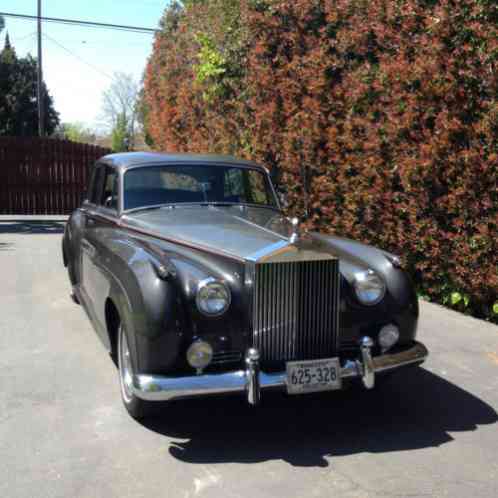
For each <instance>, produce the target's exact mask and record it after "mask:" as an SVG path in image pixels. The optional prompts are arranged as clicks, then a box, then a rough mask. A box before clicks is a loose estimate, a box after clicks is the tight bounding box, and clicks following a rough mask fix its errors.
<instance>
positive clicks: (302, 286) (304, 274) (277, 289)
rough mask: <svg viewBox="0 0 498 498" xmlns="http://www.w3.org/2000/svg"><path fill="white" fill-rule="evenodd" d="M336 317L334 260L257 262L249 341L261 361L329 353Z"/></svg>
mask: <svg viewBox="0 0 498 498" xmlns="http://www.w3.org/2000/svg"><path fill="white" fill-rule="evenodd" d="M338 317H339V262H338V260H337V259H327V260H317V261H293V262H273V263H261V264H256V267H255V281H254V302H253V344H254V346H255V347H256V348H258V349H259V351H260V354H261V359H262V361H263V362H264V361H288V360H304V359H316V358H327V357H330V356H331V355H333V354H334V353H335V352H336V351H337V350H338V331H339V324H338Z"/></svg>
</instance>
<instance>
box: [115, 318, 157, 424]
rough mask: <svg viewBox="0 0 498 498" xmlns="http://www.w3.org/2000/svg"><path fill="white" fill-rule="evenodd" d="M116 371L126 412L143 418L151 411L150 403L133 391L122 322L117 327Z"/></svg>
mask: <svg viewBox="0 0 498 498" xmlns="http://www.w3.org/2000/svg"><path fill="white" fill-rule="evenodd" d="M118 372H119V384H120V388H121V399H122V400H123V404H124V406H125V408H126V410H127V411H128V413H129V414H130V415H131V416H132V417H133V418H134V419H136V420H140V419H143V418H145V417H147V416H148V415H150V413H151V412H152V410H151V408H152V406H151V403H150V402H147V401H145V400H143V399H140V398H138V397H137V396H135V394H134V393H133V389H132V385H133V375H134V371H133V365H132V362H131V355H130V349H129V347H128V339H127V337H126V332H125V329H124V327H123V325H122V324H120V325H119V329H118Z"/></svg>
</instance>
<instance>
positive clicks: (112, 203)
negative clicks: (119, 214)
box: [104, 195, 116, 209]
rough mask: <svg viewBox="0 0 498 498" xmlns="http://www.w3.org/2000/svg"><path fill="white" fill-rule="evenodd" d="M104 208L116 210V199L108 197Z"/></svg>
mask: <svg viewBox="0 0 498 498" xmlns="http://www.w3.org/2000/svg"><path fill="white" fill-rule="evenodd" d="M104 206H105V207H107V208H111V209H113V208H115V207H116V199H115V197H114V196H112V195H110V196H109V197H106V199H105V201H104Z"/></svg>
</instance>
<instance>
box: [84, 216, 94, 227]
mask: <svg viewBox="0 0 498 498" xmlns="http://www.w3.org/2000/svg"><path fill="white" fill-rule="evenodd" d="M86 225H87V226H89V227H93V226H94V225H95V220H94V219H93V218H87V219H86Z"/></svg>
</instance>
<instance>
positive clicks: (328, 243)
mask: <svg viewBox="0 0 498 498" xmlns="http://www.w3.org/2000/svg"><path fill="white" fill-rule="evenodd" d="M123 225H124V226H125V227H126V226H127V227H129V228H131V229H134V230H138V231H140V232H142V233H145V234H146V235H150V236H153V237H158V238H160V239H165V240H169V241H173V242H178V243H180V244H182V243H183V244H186V245H188V246H190V247H195V248H199V249H200V250H207V251H209V252H211V253H216V254H220V255H222V256H227V257H231V258H236V259H238V260H244V261H262V260H263V259H266V258H271V260H275V256H274V255H276V254H280V257H283V259H281V260H286V258H290V259H292V260H296V259H299V260H308V259H315V258H316V259H322V258H329V257H337V258H339V260H340V269H341V273H342V274H343V276H344V277H345V278H346V279H347V280H350V281H351V280H352V279H353V278H354V275H355V273H357V272H358V271H361V270H364V269H367V268H371V269H374V270H377V271H381V272H383V271H385V270H386V268H387V266H389V265H390V263H389V261H388V260H387V259H386V253H384V252H383V251H381V250H378V249H376V248H374V247H371V246H366V245H364V244H361V243H359V242H355V241H352V240H349V239H345V238H342V237H337V236H333V235H322V234H318V233H309V234H306V236H304V237H303V238H302V240H301V241H300V242H298V243H297V244H292V243H291V242H290V240H289V237H290V236H291V234H292V231H293V229H292V226H291V223H290V221H289V219H288V218H286V217H285V216H283V215H282V214H281V213H280V212H277V211H275V210H273V209H266V208H253V207H239V206H231V207H219V206H190V205H189V206H177V207H165V208H160V209H154V210H145V211H138V212H135V213H130V214H127V215H125V216H124V217H123ZM282 255H283V256H282Z"/></svg>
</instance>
